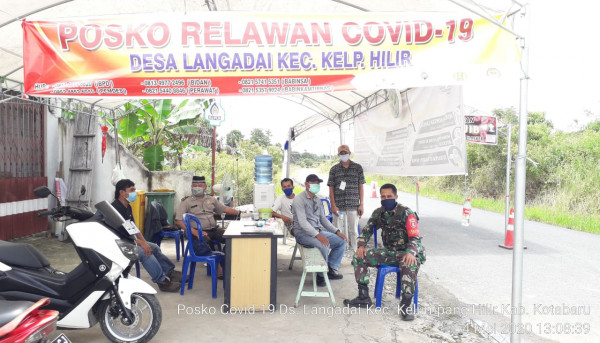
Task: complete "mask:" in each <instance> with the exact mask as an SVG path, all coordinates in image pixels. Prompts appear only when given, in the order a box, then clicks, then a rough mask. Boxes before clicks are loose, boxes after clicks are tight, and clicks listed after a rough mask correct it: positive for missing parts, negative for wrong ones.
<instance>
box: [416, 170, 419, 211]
mask: <svg viewBox="0 0 600 343" xmlns="http://www.w3.org/2000/svg"><path fill="white" fill-rule="evenodd" d="M415 198H416V202H417V206H416V210H417V214H418V213H419V177H418V176H417V177H416V178H415Z"/></svg>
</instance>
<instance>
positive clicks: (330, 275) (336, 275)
mask: <svg viewBox="0 0 600 343" xmlns="http://www.w3.org/2000/svg"><path fill="white" fill-rule="evenodd" d="M327 277H328V278H329V280H340V279H343V278H344V275H342V274H340V273H338V272H337V271H336V270H335V269H332V268H331V267H330V268H329V271H328V272H327Z"/></svg>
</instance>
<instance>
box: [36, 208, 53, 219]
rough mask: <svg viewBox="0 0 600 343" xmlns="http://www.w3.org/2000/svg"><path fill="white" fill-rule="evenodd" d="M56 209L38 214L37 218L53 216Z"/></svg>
mask: <svg viewBox="0 0 600 343" xmlns="http://www.w3.org/2000/svg"><path fill="white" fill-rule="evenodd" d="M54 212H55V211H54V209H51V210H50V211H42V212H38V214H37V216H38V217H46V216H51V215H53V214H54Z"/></svg>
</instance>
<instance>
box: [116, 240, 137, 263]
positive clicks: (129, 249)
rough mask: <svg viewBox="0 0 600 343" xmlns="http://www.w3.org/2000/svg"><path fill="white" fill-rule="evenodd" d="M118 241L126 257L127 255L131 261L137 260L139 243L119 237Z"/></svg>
mask: <svg viewBox="0 0 600 343" xmlns="http://www.w3.org/2000/svg"><path fill="white" fill-rule="evenodd" d="M116 242H117V245H118V246H119V249H121V252H122V253H123V255H125V257H127V258H128V259H129V260H130V261H135V260H137V259H138V250H137V245H135V244H133V243H129V242H127V241H124V240H122V239H117V240H116Z"/></svg>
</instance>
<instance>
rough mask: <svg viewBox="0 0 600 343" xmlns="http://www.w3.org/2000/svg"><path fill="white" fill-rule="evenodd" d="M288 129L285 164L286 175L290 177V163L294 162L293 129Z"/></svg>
mask: <svg viewBox="0 0 600 343" xmlns="http://www.w3.org/2000/svg"><path fill="white" fill-rule="evenodd" d="M293 129H294V128H291V127H290V130H289V131H288V148H287V165H286V166H285V177H287V178H289V177H290V164H292V130H293Z"/></svg>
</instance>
